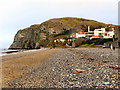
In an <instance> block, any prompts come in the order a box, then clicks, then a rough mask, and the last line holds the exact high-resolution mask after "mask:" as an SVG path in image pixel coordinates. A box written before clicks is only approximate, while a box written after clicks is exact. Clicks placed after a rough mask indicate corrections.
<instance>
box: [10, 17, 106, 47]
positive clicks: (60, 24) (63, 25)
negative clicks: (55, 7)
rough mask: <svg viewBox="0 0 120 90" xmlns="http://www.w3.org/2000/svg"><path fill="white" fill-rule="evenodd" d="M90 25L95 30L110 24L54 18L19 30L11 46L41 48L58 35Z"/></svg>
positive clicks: (78, 19) (80, 19) (83, 28)
mask: <svg viewBox="0 0 120 90" xmlns="http://www.w3.org/2000/svg"><path fill="white" fill-rule="evenodd" d="M88 26H91V30H94V29H95V28H101V27H106V26H108V24H104V23H101V22H97V21H94V20H87V19H83V18H73V17H65V18H54V19H50V20H48V21H45V22H43V23H41V24H35V25H32V26H30V27H28V28H25V29H23V30H19V31H18V32H17V34H16V35H15V37H14V41H13V43H12V45H11V46H10V48H11V49H25V48H27V49H33V48H40V46H47V45H48V43H49V42H50V41H51V40H53V38H55V37H57V36H60V35H68V34H70V33H72V32H78V31H87V27H88Z"/></svg>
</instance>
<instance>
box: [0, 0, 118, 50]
mask: <svg viewBox="0 0 120 90" xmlns="http://www.w3.org/2000/svg"><path fill="white" fill-rule="evenodd" d="M118 1H119V0H109V1H108V0H106V1H103V0H101V1H95V0H91V1H89V0H85V1H82V0H79V1H78V0H66V1H65V0H61V1H58V0H56V1H55V0H51V2H50V1H49V0H44V1H43V0H31V1H28V0H26V1H24V0H19V1H15V0H12V1H7V3H6V0H4V1H2V2H1V4H0V5H1V7H2V8H0V10H1V11H3V13H2V14H1V15H0V20H1V22H0V33H1V35H0V48H8V47H9V46H10V45H11V44H12V42H13V40H14V36H15V34H16V33H17V31H18V30H20V29H24V28H27V27H30V26H31V25H34V24H41V23H42V22H45V21H47V20H49V19H53V18H63V17H77V18H84V19H89V20H95V21H98V22H102V23H105V24H113V25H117V24H118Z"/></svg>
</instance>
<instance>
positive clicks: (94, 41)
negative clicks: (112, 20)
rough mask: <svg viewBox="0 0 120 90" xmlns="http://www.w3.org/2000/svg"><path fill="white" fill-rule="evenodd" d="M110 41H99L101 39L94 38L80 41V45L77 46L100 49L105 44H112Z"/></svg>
mask: <svg viewBox="0 0 120 90" xmlns="http://www.w3.org/2000/svg"><path fill="white" fill-rule="evenodd" d="M112 40H113V39H112V38H111V39H101V38H96V39H92V40H86V41H82V44H81V45H79V47H102V46H103V45H104V43H105V42H112Z"/></svg>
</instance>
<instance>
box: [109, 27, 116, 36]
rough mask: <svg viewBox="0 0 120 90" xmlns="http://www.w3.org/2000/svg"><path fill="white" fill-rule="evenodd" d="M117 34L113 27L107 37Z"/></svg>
mask: <svg viewBox="0 0 120 90" xmlns="http://www.w3.org/2000/svg"><path fill="white" fill-rule="evenodd" d="M114 35H115V30H114V29H113V28H112V29H111V30H110V31H109V32H107V38H113V36H114Z"/></svg>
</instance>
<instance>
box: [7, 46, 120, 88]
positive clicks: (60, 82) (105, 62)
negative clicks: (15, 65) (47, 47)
mask: <svg viewBox="0 0 120 90" xmlns="http://www.w3.org/2000/svg"><path fill="white" fill-rule="evenodd" d="M59 50H60V51H59V52H57V53H56V54H54V55H53V57H52V58H49V59H50V60H48V62H44V63H43V64H41V65H40V66H39V67H38V68H37V69H33V70H31V72H28V73H27V74H25V75H24V76H22V77H19V78H16V79H13V80H10V81H8V82H6V84H7V85H8V87H10V88H96V89H99V88H106V89H107V88H116V89H118V88H119V87H118V69H113V68H110V66H117V64H118V51H117V50H116V51H112V50H110V49H102V48H85V49H74V48H73V49H64V48H63V49H60V48H59ZM76 69H80V70H84V71H85V72H82V73H76V74H74V73H73V71H75V70H76Z"/></svg>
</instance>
